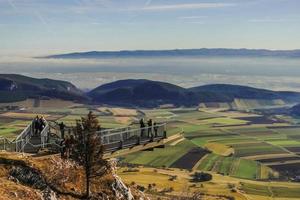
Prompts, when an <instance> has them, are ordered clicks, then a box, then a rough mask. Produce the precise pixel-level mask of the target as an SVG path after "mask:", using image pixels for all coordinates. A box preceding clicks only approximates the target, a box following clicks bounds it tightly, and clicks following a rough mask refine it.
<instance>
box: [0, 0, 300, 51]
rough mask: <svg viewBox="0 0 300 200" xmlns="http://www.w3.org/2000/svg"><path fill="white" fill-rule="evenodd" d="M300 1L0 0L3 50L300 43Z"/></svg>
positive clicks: (288, 45) (278, 46) (281, 45)
mask: <svg viewBox="0 0 300 200" xmlns="http://www.w3.org/2000/svg"><path fill="white" fill-rule="evenodd" d="M299 10H300V1H299V0H0V55H2V56H3V55H4V56H5V55H45V54H52V53H63V52H73V51H90V50H124V49H128V50H132V49H174V48H202V47H206V48H217V47H223V48H268V49H299V48H300V39H299V34H300V12H299Z"/></svg>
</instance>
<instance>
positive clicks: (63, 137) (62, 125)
mask: <svg viewBox="0 0 300 200" xmlns="http://www.w3.org/2000/svg"><path fill="white" fill-rule="evenodd" d="M65 128H66V125H65V124H64V122H61V123H60V124H59V129H60V134H61V138H62V139H65Z"/></svg>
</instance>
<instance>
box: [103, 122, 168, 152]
mask: <svg viewBox="0 0 300 200" xmlns="http://www.w3.org/2000/svg"><path fill="white" fill-rule="evenodd" d="M99 133H100V134H101V140H102V144H103V146H104V148H105V150H106V151H112V150H115V149H122V148H125V147H131V146H135V145H139V144H145V143H148V142H154V141H157V140H161V139H163V138H166V123H163V124H157V125H155V126H151V127H145V128H135V129H127V130H123V131H120V132H113V133H108V132H106V134H104V135H103V133H102V132H101V131H100V132H99Z"/></svg>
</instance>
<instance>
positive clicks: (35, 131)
mask: <svg viewBox="0 0 300 200" xmlns="http://www.w3.org/2000/svg"><path fill="white" fill-rule="evenodd" d="M32 132H33V134H34V135H37V134H38V132H39V116H38V115H37V116H36V117H35V118H34V119H33V121H32Z"/></svg>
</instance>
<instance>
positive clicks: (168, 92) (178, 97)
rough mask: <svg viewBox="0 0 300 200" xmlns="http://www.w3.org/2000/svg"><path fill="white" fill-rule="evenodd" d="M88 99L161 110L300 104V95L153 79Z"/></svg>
mask: <svg viewBox="0 0 300 200" xmlns="http://www.w3.org/2000/svg"><path fill="white" fill-rule="evenodd" d="M88 96H89V97H91V99H93V101H94V102H96V103H104V104H110V105H123V106H142V107H157V106H159V105H163V104H173V105H175V106H195V105H198V104H199V103H208V102H224V103H232V102H234V101H235V99H250V100H268V101H274V100H282V101H284V102H290V101H291V102H299V101H300V93H296V92H276V91H271V90H265V89H257V88H252V87H247V86H239V85H228V84H214V85H205V86H200V87H194V88H189V89H186V88H182V87H179V86H176V85H173V84H170V83H164V82H158V81H150V80H144V79H141V80H121V81H116V82H113V83H108V84H105V85H102V86H99V87H97V88H95V89H94V90H92V91H90V92H89V93H88Z"/></svg>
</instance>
